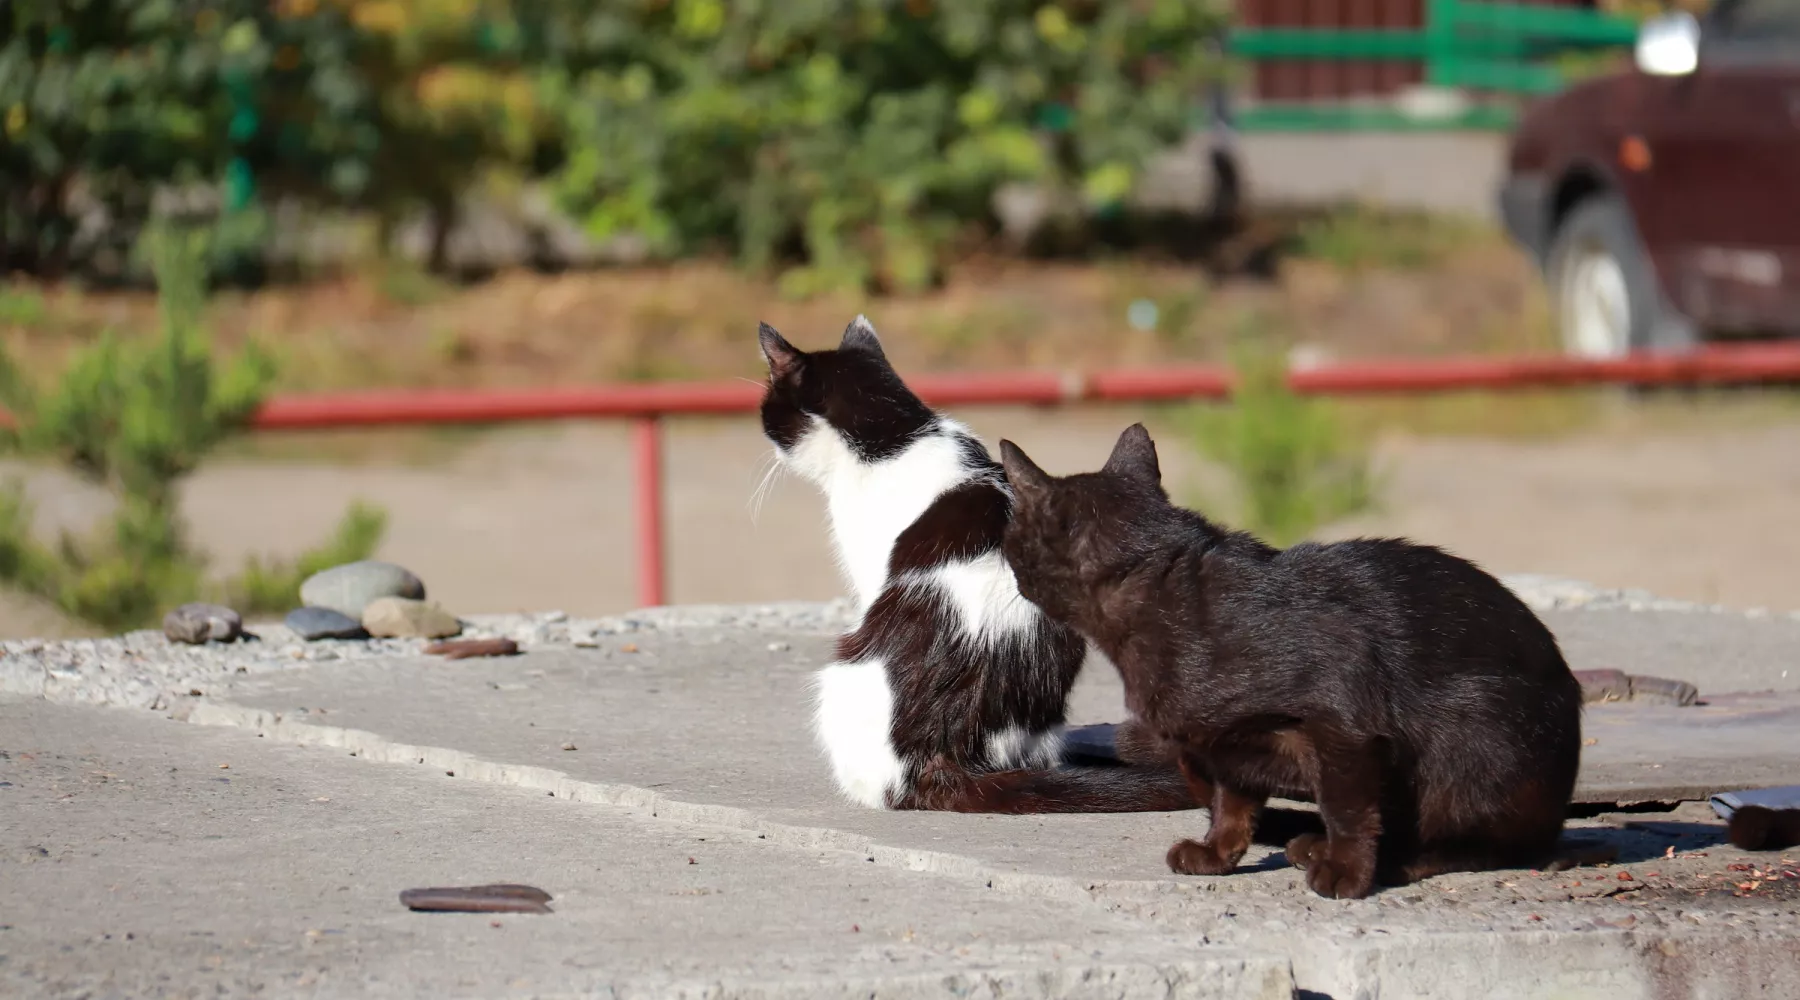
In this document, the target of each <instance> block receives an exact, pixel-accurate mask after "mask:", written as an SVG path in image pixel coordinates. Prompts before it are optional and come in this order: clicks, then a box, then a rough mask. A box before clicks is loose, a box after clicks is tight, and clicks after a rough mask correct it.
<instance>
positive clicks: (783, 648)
mask: <svg viewBox="0 0 1800 1000" xmlns="http://www.w3.org/2000/svg"><path fill="white" fill-rule="evenodd" d="M787 651H788V644H787V643H785V642H771V643H769V652H771V653H785V652H787Z"/></svg>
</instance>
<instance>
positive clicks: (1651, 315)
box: [1545, 194, 1700, 358]
mask: <svg viewBox="0 0 1800 1000" xmlns="http://www.w3.org/2000/svg"><path fill="white" fill-rule="evenodd" d="M1546 265H1547V266H1546V267H1545V277H1546V278H1547V284H1548V285H1549V289H1550V298H1551V306H1552V308H1553V309H1554V312H1555V319H1556V330H1557V334H1558V335H1559V337H1560V338H1561V340H1562V347H1563V351H1564V352H1565V353H1568V354H1572V355H1575V356H1577V357H1588V358H1616V357H1619V356H1620V355H1623V354H1625V353H1626V352H1628V351H1644V350H1649V351H1684V350H1688V349H1690V348H1692V347H1694V346H1695V345H1696V344H1697V343H1698V342H1699V339H1700V338H1699V336H1698V333H1697V331H1696V330H1695V329H1694V325H1693V323H1691V322H1690V321H1689V320H1688V319H1687V317H1685V316H1682V315H1681V314H1680V313H1679V312H1678V311H1676V309H1675V308H1674V307H1673V306H1672V305H1670V304H1669V302H1668V300H1667V299H1666V298H1665V297H1664V296H1663V294H1662V289H1661V287H1660V285H1659V284H1658V283H1657V280H1656V272H1655V271H1654V270H1653V269H1652V268H1651V266H1650V257H1649V255H1648V254H1647V253H1645V252H1644V245H1643V242H1642V241H1641V240H1639V239H1638V235H1637V226H1636V225H1634V224H1633V223H1632V220H1631V213H1630V211H1629V210H1627V209H1626V207H1625V203H1624V202H1623V201H1622V200H1620V199H1619V198H1618V197H1617V196H1616V195H1611V194H1599V195H1594V196H1592V197H1589V198H1586V199H1583V200H1582V201H1581V202H1580V203H1578V204H1577V205H1576V206H1575V207H1574V208H1573V209H1571V210H1570V212H1569V214H1568V215H1567V216H1566V217H1565V218H1564V219H1563V221H1562V224H1561V225H1559V226H1558V227H1557V228H1556V235H1555V237H1554V238H1553V239H1552V240H1551V243H1550V253H1549V255H1548V257H1547V260H1546Z"/></svg>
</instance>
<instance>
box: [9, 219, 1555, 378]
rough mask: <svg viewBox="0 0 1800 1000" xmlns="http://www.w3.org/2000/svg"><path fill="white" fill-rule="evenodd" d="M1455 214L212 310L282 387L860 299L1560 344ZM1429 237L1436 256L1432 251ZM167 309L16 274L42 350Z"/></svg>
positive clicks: (640, 348)
mask: <svg viewBox="0 0 1800 1000" xmlns="http://www.w3.org/2000/svg"><path fill="white" fill-rule="evenodd" d="M1421 227H1423V228H1421ZM1441 228H1442V227H1439V228H1438V229H1434V228H1432V227H1431V226H1430V225H1425V224H1420V225H1413V226H1403V225H1399V226H1383V225H1376V224H1373V223H1366V222H1361V221H1355V220H1351V221H1346V222H1342V223H1339V224H1335V225H1334V226H1333V227H1332V228H1329V229H1326V230H1322V231H1321V232H1320V234H1319V235H1317V236H1316V238H1315V240H1314V242H1315V243H1317V245H1318V247H1319V249H1318V253H1319V254H1320V256H1314V257H1296V258H1293V259H1290V260H1287V261H1285V262H1284V263H1283V264H1282V267H1281V270H1280V273H1279V275H1278V277H1277V278H1276V279H1274V280H1267V281H1265V280H1258V279H1254V278H1234V279H1230V280H1219V281H1215V280H1212V279H1210V278H1208V277H1206V276H1205V275H1204V274H1203V273H1202V271H1201V270H1200V269H1199V268H1197V267H1194V266H1191V265H1182V264H1178V263H1158V262H1155V261H1149V260H1141V259H1122V260H1120V261H1117V262H1114V263H1106V262H1102V263H1098V264H1076V263H1057V262H1033V261H1020V260H1007V259H976V260H971V261H968V262H966V263H964V264H962V265H961V266H959V267H958V268H957V269H956V270H954V271H952V272H951V273H950V274H949V276H948V280H947V283H946V284H945V286H944V287H942V288H940V289H937V290H935V291H932V292H929V293H925V294H920V295H916V296H906V297H893V298H884V299H878V300H872V299H869V298H866V297H864V296H860V295H849V294H840V295H830V296H823V297H819V298H815V299H809V300H805V301H797V300H794V299H791V298H787V297H784V296H783V295H781V294H780V293H779V292H778V290H777V289H776V288H775V287H773V286H772V285H771V284H770V283H769V282H767V281H759V280H755V279H753V278H750V277H748V276H746V275H744V274H742V273H741V272H738V271H736V270H734V269H732V268H731V267H729V266H728V265H726V264H723V263H716V262H705V261H701V262H694V263H687V264H681V265H677V266H671V267H667V268H644V269H636V270H614V271H591V272H585V273H571V274H561V275H555V274H536V273H529V272H512V273H506V274H501V275H499V276H497V277H495V278H494V279H492V280H489V281H485V282H482V283H480V284H475V285H469V286H451V285H448V284H445V283H442V282H439V281H436V280H434V279H432V278H429V277H426V276H423V275H418V274H406V273H404V272H391V271H390V272H382V271H379V270H377V271H374V272H372V273H364V274H356V275H351V276H348V277H344V278H341V279H336V280H330V281H323V282H319V283H316V284H312V285H306V286H299V287H273V288H267V289H262V290H259V291H255V292H241V291H227V292H222V293H220V294H218V295H216V296H215V297H214V298H213V300H212V302H211V304H210V307H209V312H208V315H207V322H208V326H209V328H210V329H211V330H212V331H213V333H214V335H215V336H216V338H217V340H218V342H219V343H220V344H221V345H222V346H225V347H227V348H231V347H235V346H236V345H238V344H240V343H242V342H243V341H244V340H245V339H246V338H254V339H256V340H257V341H258V342H259V343H261V344H263V345H265V346H267V347H270V348H272V349H273V351H274V353H275V355H276V357H277V358H278V360H279V361H280V374H279V378H278V382H277V389H278V390H280V391H304V390H324V389H342V388H360V387H395V386H427V385H433V386H469V385H483V386H491V385H548V384H563V385H568V384H589V383H593V382H603V381H620V380H627V381H640V380H655V379H685V378H728V377H732V376H747V377H759V376H760V371H759V369H758V364H759V362H758V359H757V357H756V353H755V351H754V349H752V350H748V351H747V350H745V343H746V340H747V338H749V337H752V336H754V334H755V331H756V324H757V323H758V321H766V322H769V323H772V324H774V325H775V326H776V327H778V328H779V329H781V330H782V331H783V332H785V333H787V334H788V335H789V336H790V338H791V339H793V340H794V341H795V342H796V343H798V344H800V345H802V346H815V345H818V344H821V343H822V342H823V341H824V340H825V339H826V338H830V337H834V336H836V335H837V334H838V333H840V332H841V331H842V330H843V328H844V326H845V324H846V323H848V322H849V320H850V318H851V317H853V316H855V315H856V314H857V313H858V312H867V313H868V314H869V315H870V316H871V317H872V318H873V319H874V320H875V323H876V326H877V327H878V328H879V329H880V330H881V331H882V332H883V334H884V335H886V336H887V337H888V339H889V341H890V344H889V347H890V353H891V355H892V356H893V358H894V360H895V363H896V364H898V365H900V366H901V368H902V369H903V370H906V371H931V370H940V371H943V370H951V371H971V370H1011V369H1017V368H1052V369H1058V370H1064V369H1093V368H1101V367H1116V366H1135V365H1153V364H1158V363H1161V362H1165V361H1208V362H1218V361H1223V360H1225V358H1226V356H1227V353H1228V348H1229V345H1230V344H1231V343H1232V342H1233V340H1234V339H1236V338H1238V337H1240V336H1256V337H1259V338H1269V339H1274V340H1276V341H1279V342H1284V343H1304V344H1306V345H1308V347H1309V348H1310V349H1312V350H1313V352H1314V353H1316V354H1322V355H1336V356H1370V355H1383V356H1385V355H1392V354H1409V355H1420V354H1446V353H1457V354H1467V353H1492V352H1503V351H1522V350H1542V349H1545V348H1547V347H1548V346H1549V345H1550V343H1551V341H1550V337H1549V333H1548V327H1547V324H1546V317H1547V315H1548V313H1547V311H1546V309H1545V306H1544V297H1543V293H1542V290H1541V289H1540V287H1539V285H1540V282H1539V280H1538V278H1537V275H1536V274H1535V272H1534V271H1533V270H1532V267H1531V266H1530V264H1529V263H1528V262H1527V261H1526V260H1525V258H1524V257H1523V256H1522V255H1520V254H1519V253H1518V252H1517V251H1516V250H1513V249H1512V248H1511V247H1509V246H1507V245H1505V243H1504V242H1502V241H1501V240H1500V238H1499V237H1498V236H1497V235H1496V234H1494V233H1492V232H1489V231H1477V232H1473V233H1465V232H1464V231H1463V230H1462V229H1454V230H1452V231H1451V232H1450V233H1448V234H1446V233H1444V232H1440V231H1439V229H1441ZM1440 248H1441V249H1442V252H1441V253H1439V252H1435V251H1437V250H1439V249H1440ZM1427 251H1433V252H1432V253H1431V263H1430V264H1429V266H1426V265H1425V264H1423V263H1419V259H1420V258H1422V257H1424V256H1425V255H1426V253H1427ZM1134 302H1148V303H1150V304H1152V305H1154V307H1155V323H1154V328H1150V329H1134V328H1133V327H1132V325H1131V324H1130V323H1129V322H1128V316H1127V313H1128V310H1129V309H1130V308H1131V306H1132V304H1133V303H1134ZM1140 309H1141V306H1140ZM155 329H156V307H155V298H154V296H152V295H150V294H148V293H114V294H105V295H92V294H87V293H84V292H81V291H80V290H78V289H74V288H70V287H61V288H50V289H43V288H35V287H30V286H24V285H19V286H7V285H4V284H0V340H3V341H4V343H5V345H6V348H7V349H8V350H9V351H10V352H11V353H12V354H13V356H14V357H15V358H17V359H18V361H19V364H20V366H21V367H22V368H24V369H26V370H28V371H34V370H35V371H54V370H56V369H58V368H59V367H60V366H61V364H62V362H63V360H64V359H65V358H66V357H67V356H68V355H69V353H70V352H71V351H73V350H75V349H78V348H79V347H81V346H82V345H84V344H88V343H91V342H92V341H94V340H95V339H96V338H98V337H99V336H100V335H101V334H102V332H104V331H113V332H115V333H117V334H118V335H121V336H125V337H130V336H133V335H139V334H146V333H150V332H154V330H155Z"/></svg>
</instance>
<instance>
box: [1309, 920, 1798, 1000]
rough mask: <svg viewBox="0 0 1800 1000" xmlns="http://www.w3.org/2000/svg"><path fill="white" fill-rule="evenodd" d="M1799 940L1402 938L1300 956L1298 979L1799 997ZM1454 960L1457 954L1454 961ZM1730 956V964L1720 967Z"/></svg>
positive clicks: (1379, 993) (1359, 997)
mask: <svg viewBox="0 0 1800 1000" xmlns="http://www.w3.org/2000/svg"><path fill="white" fill-rule="evenodd" d="M1794 946H1795V942H1794V938H1793V937H1792V936H1791V935H1752V934H1731V933H1721V932H1717V931H1698V932H1696V931H1691V930H1685V929H1684V930H1681V931H1679V932H1671V931H1669V930H1667V929H1653V930H1635V929H1634V930H1594V931H1586V932H1581V933H1571V932H1568V931H1554V930H1544V931H1534V932H1512V933H1507V934H1496V933H1492V932H1446V933H1438V934H1432V935H1419V934H1394V935H1384V936H1383V938H1382V939H1381V940H1370V939H1366V938H1365V939H1363V940H1362V941H1358V942H1354V943H1343V942H1332V943H1329V944H1324V945H1322V946H1320V947H1317V948H1313V949H1310V950H1309V949H1299V950H1296V951H1294V953H1293V959H1292V970H1293V973H1294V977H1295V982H1296V983H1297V984H1299V985H1300V986H1301V987H1302V988H1304V987H1305V986H1306V985H1308V984H1328V986H1329V988H1328V989H1327V990H1325V991H1324V992H1326V994H1327V995H1329V996H1330V997H1332V998H1334V1000H1375V998H1381V1000H1387V998H1390V997H1454V996H1469V995H1471V992H1470V984H1471V983H1483V984H1485V986H1484V990H1485V992H1483V993H1482V995H1483V996H1487V997H1491V998H1510V997H1520V998H1525V997H1544V996H1555V997H1564V998H1588V997H1592V998H1596V1000H1598V998H1606V1000H1615V998H1626V997H1654V998H1663V997H1683V998H1689V997H1691V998H1696V1000H1700V998H1705V1000H1713V998H1717V1000H1727V998H1731V1000H1735V998H1738V997H1746V996H1771V997H1773V996H1782V997H1787V996H1800V962H1797V961H1795V959H1794ZM1446 956H1454V961H1447V960H1446ZM1724 956H1729V960H1722V958H1723V957H1724Z"/></svg>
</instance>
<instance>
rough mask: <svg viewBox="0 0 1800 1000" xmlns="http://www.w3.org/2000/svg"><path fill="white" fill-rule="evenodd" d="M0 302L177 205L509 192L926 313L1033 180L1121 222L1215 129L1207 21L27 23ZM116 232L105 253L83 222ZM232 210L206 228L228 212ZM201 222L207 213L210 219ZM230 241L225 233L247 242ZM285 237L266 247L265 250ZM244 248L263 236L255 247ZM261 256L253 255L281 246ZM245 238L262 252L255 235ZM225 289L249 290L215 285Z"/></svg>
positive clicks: (613, 12) (18, 54) (1159, 2)
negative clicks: (940, 280)
mask: <svg viewBox="0 0 1800 1000" xmlns="http://www.w3.org/2000/svg"><path fill="white" fill-rule="evenodd" d="M7 9H8V10H9V12H10V13H9V14H8V15H0V16H5V17H9V18H10V20H11V24H10V25H9V28H10V31H9V32H8V33H6V34H5V35H4V36H0V127H3V128H4V132H5V137H6V141H4V142H0V213H3V214H0V270H4V265H6V264H8V263H10V264H12V265H13V266H16V267H21V268H25V269H29V270H45V271H55V270H57V269H59V268H62V267H65V266H67V265H68V264H69V263H70V259H71V258H72V257H75V256H85V257H88V258H94V259H99V258H106V259H114V264H115V266H123V265H122V264H121V263H120V262H122V261H125V260H126V257H127V254H126V251H127V249H128V248H129V247H130V245H131V243H132V241H133V240H134V239H135V234H136V232H137V230H138V228H139V227H140V226H141V225H142V224H143V223H144V222H145V220H146V219H147V218H148V215H149V212H150V206H151V195H152V192H153V190H155V189H157V188H158V187H166V186H171V185H173V186H183V185H186V186H189V187H193V186H195V185H199V186H200V189H201V190H210V191H215V192H222V200H223V203H224V206H225V207H226V208H228V209H236V208H239V207H248V208H250V209H252V210H253V211H254V210H255V209H256V208H257V205H258V200H259V199H260V203H261V204H262V205H264V206H267V205H270V204H273V201H272V199H274V198H277V197H281V198H289V199H295V200H298V201H300V202H302V203H309V204H326V205H332V206H337V207H344V208H350V209H355V210H359V211H368V212H372V213H374V214H375V215H376V216H377V217H378V218H379V219H380V220H381V221H382V223H383V232H384V233H386V232H389V231H391V228H392V224H393V223H394V222H395V221H397V220H398V219H399V218H400V217H401V216H402V215H403V214H404V213H406V212H409V211H412V210H416V209H423V210H425V211H427V212H428V213H429V214H430V216H431V217H432V219H433V220H434V222H435V224H436V225H435V236H436V238H435V239H434V243H433V248H432V256H433V264H434V265H441V264H442V263H443V255H444V242H443V235H444V233H445V232H446V229H447V226H448V224H449V223H450V221H452V220H453V219H454V216H455V213H456V210H457V199H458V197H459V196H460V195H461V194H462V193H463V192H464V191H466V190H467V189H468V188H469V186H470V185H471V183H472V182H473V181H474V180H475V179H476V178H478V177H480V176H481V175H482V174H484V173H489V172H500V173H507V174H511V175H514V176H529V177H542V178H544V179H546V180H547V181H548V183H549V186H550V188H551V190H552V191H553V193H554V195H555V197H556V199H557V200H558V202H559V203H560V204H561V205H562V207H563V208H564V209H566V210H568V211H570V212H572V213H573V214H574V215H575V216H576V217H577V218H579V219H580V220H582V221H583V223H584V224H585V225H586V227H587V229H588V230H589V231H590V232H591V233H592V234H593V235H595V236H596V237H599V238H602V239H607V238H611V237H615V236H628V237H629V238H631V239H632V240H635V241H637V242H638V243H639V244H640V245H642V246H643V247H644V248H645V249H646V250H647V251H648V252H649V253H650V254H651V255H653V256H668V255H674V254H681V253H693V252H704V251H708V250H714V249H726V250H729V251H731V252H733V253H734V254H736V255H737V256H738V257H739V258H740V259H742V260H743V261H744V262H745V263H746V264H748V265H750V266H753V267H758V268H767V267H774V266H786V265H788V264H793V263H796V262H797V263H798V264H799V267H798V268H797V269H795V270H793V271H792V272H791V273H789V274H787V275H786V277H785V279H784V280H785V283H786V285H787V287H788V288H789V289H790V290H792V291H794V292H795V293H796V294H806V293H809V292H812V291H815V290H818V289H823V288H831V287H836V286H840V285H846V284H864V285H873V286H877V287H887V288H902V289H904V288H916V287H918V286H920V285H922V284H925V283H927V282H928V281H930V280H931V279H932V278H933V276H934V274H935V272H936V269H937V267H938V264H939V257H940V255H941V254H942V252H943V251H944V249H945V248H946V247H947V246H949V245H950V244H951V243H952V241H954V240H955V239H956V238H957V237H958V236H959V234H960V233H961V232H963V231H964V230H966V229H968V228H970V227H971V226H981V225H985V224H986V223H987V221H988V216H989V212H990V201H991V195H992V193H993V191H994V189H995V187H996V186H997V185H999V184H1001V183H1003V182H1005V181H1008V180H1032V181H1038V182H1042V183H1044V184H1047V185H1049V186H1050V187H1052V188H1053V189H1055V190H1058V191H1060V192H1064V193H1066V194H1068V195H1070V196H1073V197H1078V198H1080V199H1082V200H1085V201H1086V202H1087V203H1088V204H1089V205H1090V206H1093V207H1096V208H1100V209H1106V208H1109V207H1111V206H1114V205H1116V204H1118V203H1119V202H1120V201H1121V200H1122V199H1123V198H1124V197H1125V196H1126V195H1127V194H1129V193H1130V191H1131V189H1132V187H1133V185H1134V184H1135V182H1136V178H1137V175H1138V173H1139V171H1140V170H1141V168H1142V166H1143V164H1144V162H1145V160H1146V159H1147V158H1148V157H1150V156H1151V155H1153V154H1155V153H1156V152H1158V151H1160V150H1162V149H1163V148H1166V147H1167V146H1168V145H1169V144H1170V143H1172V142H1173V141H1175V140H1177V139H1179V138H1180V137H1181V135H1182V134H1183V133H1184V131H1185V130H1186V129H1187V128H1188V127H1189V125H1190V114H1191V110H1192V104H1193V98H1194V95H1195V94H1196V93H1197V92H1198V88H1199V85H1200V84H1201V83H1202V82H1203V80H1204V79H1205V78H1206V76H1207V75H1208V74H1210V73H1212V72H1214V71H1215V70H1216V69H1217V65H1216V61H1215V59H1214V57H1212V56H1211V55H1209V54H1208V49H1207V47H1206V46H1205V45H1204V44H1203V42H1204V41H1205V39H1206V38H1207V37H1209V36H1210V35H1212V34H1214V33H1215V32H1216V31H1217V30H1218V28H1219V27H1220V25H1221V22H1222V16H1223V15H1222V12H1223V9H1224V8H1223V7H1222V6H1220V5H1218V4H1216V3H1213V2H1211V0H1139V2H1132V3H1111V4H1101V3H1091V2H1076V0H1054V2H1046V0H955V2H949V0H803V2H795V0H561V2H557V3H524V2H522V0H276V2H273V3H271V2H268V0H220V2H214V3H205V4H202V3H195V2H184V0H81V2H73V3H62V4H54V3H48V2H45V0H33V2H29V3H26V2H21V3H19V4H16V5H13V6H12V7H9V8H7ZM78 189H79V190H80V191H83V192H85V193H86V194H87V195H88V196H90V197H91V198H92V199H94V200H96V201H98V202H99V203H101V204H102V205H103V206H104V207H105V208H106V210H107V212H108V216H109V218H110V219H111V220H112V225H110V226H107V227H105V230H106V232H107V233H108V234H109V240H110V244H109V246H107V247H77V246H76V245H75V233H76V219H75V216H76V205H75V202H76V200H77V199H76V197H75V195H76V192H77V190H78ZM204 200H205V199H201V201H204ZM216 208H217V206H213V207H212V208H211V209H208V208H206V206H204V205H202V206H200V208H198V209H196V210H197V211H213V210H216ZM228 217H229V216H228ZM261 224H262V225H264V226H266V217H265V218H264V219H263V220H262V222H261ZM239 228H245V227H239ZM254 228H255V227H254V226H251V227H249V229H250V230H253V229H254ZM246 232H247V236H246V238H249V237H252V236H254V233H253V232H249V231H248V230H247V231H246ZM215 265H216V266H218V267H220V268H227V267H229V266H232V262H231V261H216V262H215Z"/></svg>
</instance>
